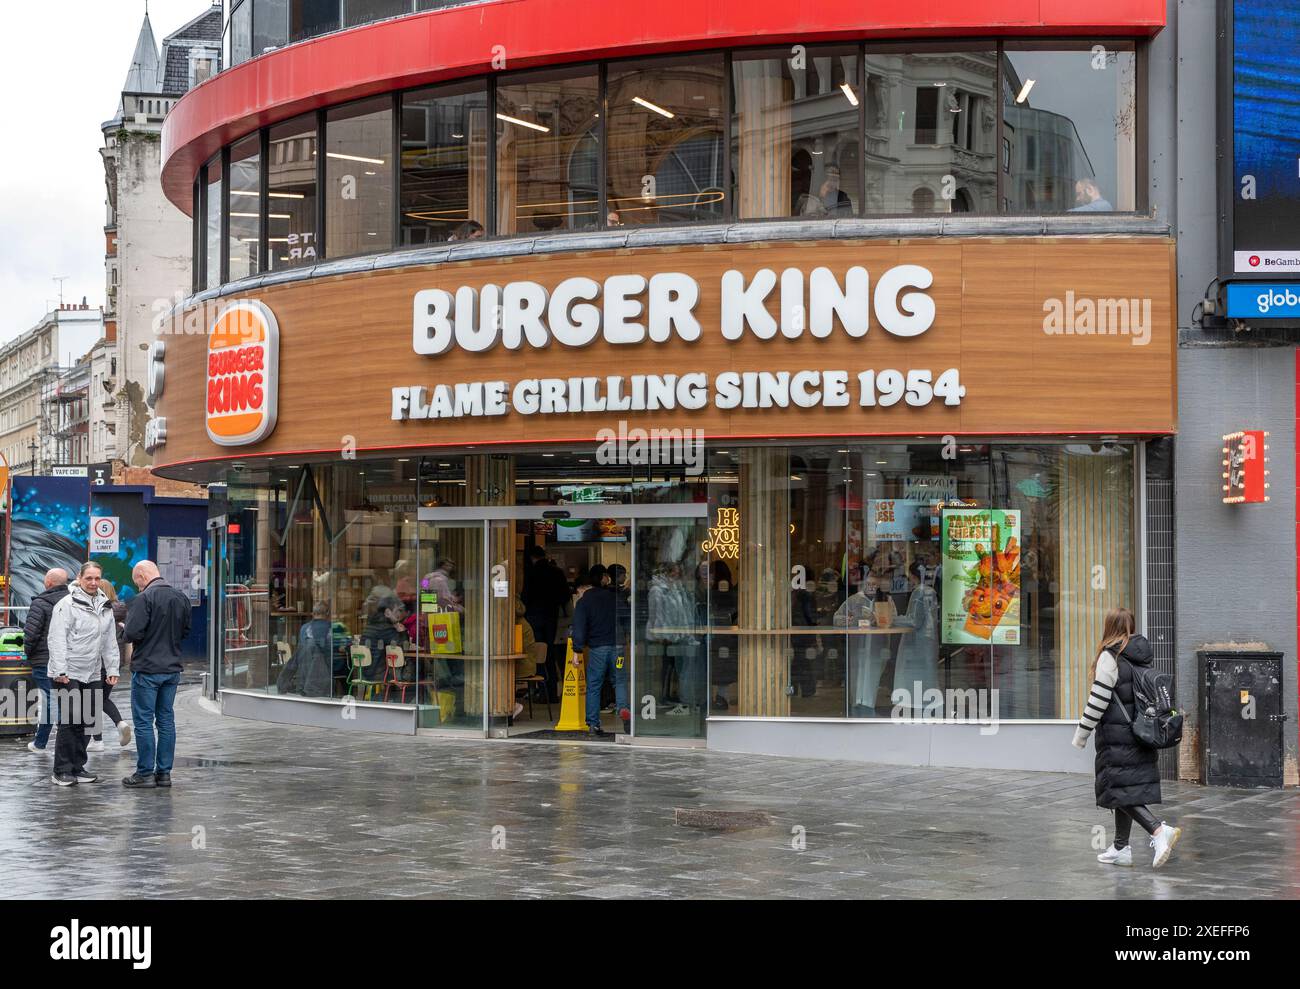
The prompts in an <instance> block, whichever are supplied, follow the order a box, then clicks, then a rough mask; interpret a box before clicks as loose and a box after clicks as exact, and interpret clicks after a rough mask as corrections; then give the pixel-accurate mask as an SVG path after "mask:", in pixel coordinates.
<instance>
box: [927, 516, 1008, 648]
mask: <svg viewBox="0 0 1300 989" xmlns="http://www.w3.org/2000/svg"><path fill="white" fill-rule="evenodd" d="M941 545H942V551H943V604H942V610H943V641H944V642H945V643H947V644H950V645H1018V644H1019V643H1020V513H1019V512H1009V511H1002V510H1000V509H996V508H994V509H989V508H945V509H944V510H943V526H942V543H941Z"/></svg>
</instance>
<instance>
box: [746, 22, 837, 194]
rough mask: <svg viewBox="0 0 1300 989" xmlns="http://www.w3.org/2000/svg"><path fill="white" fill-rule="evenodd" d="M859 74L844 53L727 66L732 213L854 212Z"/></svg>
mask: <svg viewBox="0 0 1300 989" xmlns="http://www.w3.org/2000/svg"><path fill="white" fill-rule="evenodd" d="M859 78H860V73H859V69H858V60H857V54H856V52H854V51H852V50H845V51H841V50H838V49H821V48H808V49H805V50H804V51H803V52H802V54H796V55H791V53H790V52H788V51H785V52H782V54H781V55H780V56H773V57H750V56H745V57H743V58H742V57H740V56H737V57H735V58H734V60H733V62H732V98H733V111H732V112H733V115H734V116H733V120H732V161H733V164H734V169H735V176H734V181H735V196H736V210H735V215H736V216H737V217H738V218H740V219H757V218H763V217H783V216H829V217H836V216H851V215H853V214H854V213H855V212H856V211H857V199H858V187H859V176H860V171H859V170H860V168H861V158H862V156H861V154H860V153H859V150H858V137H857V135H858V102H859V100H860V98H861V96H860V93H859V91H858V90H859V82H858V80H859Z"/></svg>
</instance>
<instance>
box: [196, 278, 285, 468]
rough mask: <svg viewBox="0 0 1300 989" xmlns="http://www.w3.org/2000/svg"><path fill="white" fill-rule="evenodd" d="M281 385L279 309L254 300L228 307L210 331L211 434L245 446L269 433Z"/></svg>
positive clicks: (220, 440)
mask: <svg viewBox="0 0 1300 989" xmlns="http://www.w3.org/2000/svg"><path fill="white" fill-rule="evenodd" d="M279 386H280V328H279V326H278V325H277V324H276V322H275V314H274V313H272V312H271V310H270V309H268V308H267V307H266V306H264V305H263V304H262V303H260V302H255V301H252V300H243V301H240V302H235V303H232V304H231V305H229V306H227V307H226V308H225V309H224V310H223V311H222V313H221V315H220V316H218V317H217V321H216V322H215V323H213V325H212V332H211V333H210V334H209V336H208V388H207V395H208V412H207V427H208V437H209V438H210V439H211V440H212V442H213V443H218V444H220V445H221V446H243V445H244V444H245V443H256V442H257V441H258V440H262V439H265V438H266V437H267V436H270V435H271V430H273V429H275V411H276V409H275V406H276V394H277V392H278V391H279Z"/></svg>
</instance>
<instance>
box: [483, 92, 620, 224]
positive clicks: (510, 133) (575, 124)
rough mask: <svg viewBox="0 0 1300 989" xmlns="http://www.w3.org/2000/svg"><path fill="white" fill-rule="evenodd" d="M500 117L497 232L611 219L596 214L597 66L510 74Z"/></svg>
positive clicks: (500, 94)
mask: <svg viewBox="0 0 1300 989" xmlns="http://www.w3.org/2000/svg"><path fill="white" fill-rule="evenodd" d="M496 123H497V141H496V153H497V232H498V233H502V234H517V233H519V234H522V233H534V232H539V231H553V230H582V229H589V228H591V227H595V226H603V225H604V224H603V222H602V221H603V218H598V217H597V213H598V208H597V207H598V203H599V188H598V186H597V184H596V178H597V172H598V170H599V169H598V160H599V154H600V142H599V131H600V86H599V77H598V75H597V72H596V69H595V68H594V67H589V68H581V69H548V70H546V71H543V72H530V73H527V74H521V75H519V76H516V77H511V78H510V79H509V80H504V79H503V80H502V81H501V82H500V83H499V84H498V86H497V106H496Z"/></svg>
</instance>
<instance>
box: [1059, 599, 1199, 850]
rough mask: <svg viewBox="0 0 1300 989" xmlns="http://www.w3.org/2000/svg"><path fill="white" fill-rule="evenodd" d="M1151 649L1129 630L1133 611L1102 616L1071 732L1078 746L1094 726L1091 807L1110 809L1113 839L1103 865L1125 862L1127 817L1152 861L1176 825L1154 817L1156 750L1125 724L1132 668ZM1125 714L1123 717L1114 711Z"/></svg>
mask: <svg viewBox="0 0 1300 989" xmlns="http://www.w3.org/2000/svg"><path fill="white" fill-rule="evenodd" d="M1153 659H1154V653H1153V652H1152V650H1151V643H1149V642H1148V641H1147V640H1146V638H1145V637H1144V636H1141V635H1137V634H1136V633H1135V630H1134V621H1133V613H1132V612H1131V611H1129V610H1128V609H1127V608H1116V609H1114V610H1112V611H1111V612H1109V613H1108V614H1107V615H1106V624H1105V626H1104V629H1103V632H1102V639H1101V645H1100V646H1098V647H1097V659H1096V662H1095V663H1094V669H1093V682H1092V691H1091V693H1090V694H1089V696H1088V703H1087V706H1086V707H1085V708H1084V711H1083V717H1082V718H1080V719H1079V727H1078V729H1077V730H1076V731H1075V733H1074V744H1075V745H1076V746H1077V747H1078V748H1084V747H1085V746H1086V745H1087V744H1088V736H1089V735H1090V734H1092V733H1093V731H1094V730H1095V731H1096V740H1097V761H1096V774H1097V778H1096V790H1097V806H1098V807H1104V808H1106V809H1107V810H1113V811H1114V812H1115V843H1114V844H1113V845H1111V846H1110V848H1108V849H1106V851H1104V852H1102V853H1101V854H1100V855H1098V856H1097V861H1099V862H1101V863H1103V864H1105V865H1123V866H1131V865H1132V864H1133V849H1132V847H1131V846H1130V845H1129V835H1130V833H1131V831H1132V827H1133V822H1134V821H1137V822H1138V824H1140V825H1141V826H1142V829H1143V830H1144V831H1146V832H1147V834H1149V835H1151V847H1152V848H1153V849H1155V854H1154V856H1153V859H1152V863H1151V864H1152V866H1153V867H1155V868H1159V867H1160V866H1162V865H1164V864H1165V862H1167V861H1168V860H1169V856H1170V855H1171V854H1172V853H1173V850H1174V846H1175V845H1176V844H1178V839H1179V838H1180V837H1182V829H1181V828H1175V827H1170V826H1169V825H1168V824H1165V823H1164V822H1162V821H1158V820H1156V817H1155V815H1154V814H1152V813H1151V811H1150V810H1148V809H1147V805H1148V804H1158V803H1160V763H1159V753H1158V752H1157V750H1155V749H1153V748H1149V747H1148V746H1146V745H1143V744H1142V743H1141V742H1139V741H1138V740H1137V737H1136V736H1135V735H1134V734H1133V730H1132V729H1131V728H1130V727H1129V718H1131V717H1132V712H1133V669H1134V667H1149V666H1150V665H1151V663H1152V660H1153ZM1121 704H1122V705H1123V707H1124V711H1127V712H1128V713H1129V718H1126V717H1125V716H1124V711H1121V710H1120V705H1121Z"/></svg>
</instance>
